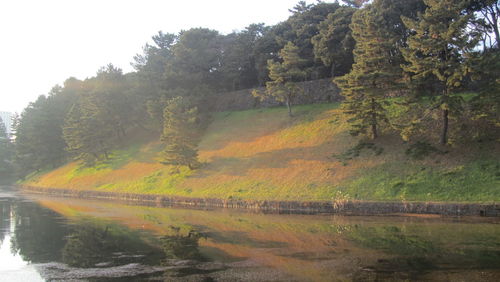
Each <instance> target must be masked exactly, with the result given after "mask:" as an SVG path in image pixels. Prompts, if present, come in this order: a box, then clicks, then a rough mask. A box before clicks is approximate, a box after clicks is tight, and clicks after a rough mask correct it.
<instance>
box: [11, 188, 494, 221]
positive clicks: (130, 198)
mask: <svg viewBox="0 0 500 282" xmlns="http://www.w3.org/2000/svg"><path fill="white" fill-rule="evenodd" d="M20 188H21V189H22V190H23V191H25V192H30V193H43V194H49V195H54V196H61V197H76V198H89V199H107V200H119V201H127V202H135V203H139V204H145V205H151V204H154V205H156V206H160V207H165V206H180V207H194V208H234V209H246V210H253V211H260V212H271V213H287V214H318V213H326V214H342V215H388V214H438V215H446V216H489V217H500V204H466V203H433V202H372V201H350V200H347V201H330V202H326V201H258V200H232V199H213V198H189V197H175V196H173V197H169V196H163V195H146V194H130V193H113V192H103V191H89V190H72V189H60V188H42V187H32V186H20Z"/></svg>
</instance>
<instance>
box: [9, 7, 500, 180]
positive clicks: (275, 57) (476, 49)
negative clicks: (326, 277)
mask: <svg viewBox="0 0 500 282" xmlns="http://www.w3.org/2000/svg"><path fill="white" fill-rule="evenodd" d="M344 2H345V3H347V4H346V5H341V4H339V3H337V2H335V3H324V2H318V3H316V4H312V5H307V4H306V3H305V2H299V3H298V4H297V5H296V6H295V7H294V8H293V9H292V10H290V12H291V16H290V17H289V18H288V19H287V20H286V21H283V22H281V23H279V24H277V25H275V26H265V25H263V24H252V25H250V26H248V27H247V28H245V29H244V30H242V31H239V32H233V33H231V34H227V35H222V34H220V33H219V32H217V31H215V30H210V29H205V28H194V29H189V30H185V31H181V32H179V33H178V34H170V33H162V32H159V33H158V34H157V35H155V36H153V38H152V39H153V43H152V44H147V45H146V46H145V47H144V51H143V53H142V54H138V55H136V56H135V57H134V60H133V63H132V65H133V67H134V68H135V70H136V71H135V72H132V73H127V74H123V72H122V71H121V70H120V69H118V68H116V67H114V66H113V65H108V66H107V67H104V68H102V69H100V70H99V71H98V72H97V75H96V76H95V77H91V78H88V79H85V80H78V79H75V78H70V79H68V80H66V82H65V83H64V85H63V86H56V87H54V88H53V89H52V90H51V92H50V93H49V95H47V96H40V97H39V98H38V100H36V101H35V102H33V103H31V104H30V105H29V106H28V107H27V108H26V109H25V110H24V112H23V113H22V114H21V116H20V117H19V118H18V119H17V120H16V122H15V131H16V138H15V144H16V146H15V157H14V159H15V164H16V165H17V167H18V170H19V171H21V172H22V174H26V173H28V172H30V171H34V170H40V169H43V168H45V167H47V166H56V165H59V164H61V163H63V162H64V161H66V160H67V159H68V158H69V157H73V158H76V159H79V160H82V161H84V162H85V163H87V164H92V163H95V162H96V161H99V160H103V159H104V160H105V159H107V158H109V157H110V155H109V152H110V150H111V149H112V148H115V147H116V146H119V145H120V144H122V143H123V142H124V141H126V140H127V139H128V137H129V136H131V135H132V134H138V133H137V132H141V133H140V134H143V133H144V132H154V133H155V134H156V135H157V136H158V137H161V140H163V141H164V142H165V152H164V159H163V162H164V163H168V164H175V165H186V166H189V167H191V168H195V167H197V166H198V165H199V164H198V161H197V160H196V158H197V152H196V145H197V140H198V138H199V133H200V132H201V131H202V129H203V127H204V125H206V124H207V119H208V118H207V117H208V116H209V113H210V112H211V111H212V110H213V108H214V106H215V103H217V101H219V100H218V99H217V95H218V94H217V93H222V92H227V91H231V90H237V89H243V88H252V87H255V86H264V85H265V86H266V91H265V92H262V93H258V92H255V93H254V95H256V96H273V97H274V98H276V99H277V100H280V101H282V102H284V103H285V104H286V105H287V106H288V109H289V114H290V115H292V104H293V99H294V97H295V96H297V95H300V94H301V93H302V92H301V89H300V88H299V87H298V86H297V85H298V84H297V83H298V82H301V81H305V80H311V79H319V78H327V77H331V78H333V79H334V81H335V83H337V84H338V85H339V86H340V87H341V89H342V94H343V95H344V97H345V101H344V109H345V112H346V114H348V115H349V116H350V120H349V122H350V123H351V125H352V127H351V128H352V133H353V134H360V133H367V134H369V135H371V137H372V138H376V137H377V136H378V135H379V134H380V130H381V129H384V130H385V128H391V129H397V130H398V131H399V132H400V133H401V135H402V136H404V137H405V138H407V139H408V138H411V137H412V136H415V135H417V134H420V135H421V136H424V137H425V136H427V135H428V134H430V133H429V131H426V130H425V127H426V125H427V123H426V122H431V123H432V121H433V120H434V118H435V117H434V115H435V112H436V111H438V110H440V111H441V120H442V133H441V142H442V143H443V144H444V143H447V142H448V135H449V133H448V127H449V125H448V120H449V119H450V118H455V117H457V116H459V114H463V113H464V111H465V108H464V107H466V108H467V110H468V111H470V112H471V113H474V114H473V115H469V116H467V115H462V116H467V118H468V119H469V120H473V119H474V120H476V121H478V120H479V121H481V122H483V123H482V124H492V123H495V122H497V123H498V116H497V113H498V95H497V94H495V93H498V80H497V78H498V77H499V76H498V70H499V69H500V68H499V67H498V62H499V61H500V60H498V56H499V55H498V54H499V52H498V42H499V34H498V14H499V4H498V1H492V0H469V1H465V0H464V1H451V0H443V1H437V0H374V1H373V2H372V3H370V4H367V3H364V2H366V1H344ZM464 90H474V91H475V92H477V93H479V94H478V95H474V98H473V99H472V100H473V101H469V103H464V100H463V99H462V98H463V96H460V95H456V94H455V93H457V92H458V91H464ZM479 90H480V91H479ZM495 91H497V92H495ZM394 107H399V108H403V109H404V110H397V111H395V112H397V113H398V114H397V115H395V114H393V112H394V110H391V109H392V108H394ZM426 134H427V135H426ZM429 136H430V135H429Z"/></svg>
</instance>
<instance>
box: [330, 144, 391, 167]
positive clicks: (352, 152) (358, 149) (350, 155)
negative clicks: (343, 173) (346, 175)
mask: <svg viewBox="0 0 500 282" xmlns="http://www.w3.org/2000/svg"><path fill="white" fill-rule="evenodd" d="M365 150H369V151H372V152H373V153H374V154H375V156H378V155H380V154H382V153H383V152H384V148H382V147H378V146H377V145H375V144H374V143H370V142H363V141H360V142H358V144H356V146H354V147H352V148H350V149H349V150H347V151H345V152H344V153H342V154H340V155H333V156H332V157H334V158H335V159H337V160H338V161H340V162H342V164H343V165H347V161H348V160H352V159H354V158H356V157H359V155H360V154H361V153H362V152H363V151H365Z"/></svg>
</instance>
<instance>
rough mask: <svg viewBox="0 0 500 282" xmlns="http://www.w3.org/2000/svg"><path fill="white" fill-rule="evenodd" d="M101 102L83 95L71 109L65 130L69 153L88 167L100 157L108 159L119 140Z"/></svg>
mask: <svg viewBox="0 0 500 282" xmlns="http://www.w3.org/2000/svg"><path fill="white" fill-rule="evenodd" d="M99 98H100V97H99V95H93V94H89V93H87V94H85V95H82V96H81V97H80V99H79V101H78V102H77V103H75V104H74V105H73V106H72V107H71V109H70V111H69V113H68V115H67V116H66V119H65V124H64V127H63V136H64V140H65V141H66V144H67V148H66V150H67V151H68V152H69V153H71V154H72V155H74V156H75V159H77V160H83V161H84V163H85V164H86V165H92V164H93V163H94V162H95V161H97V160H99V159H100V158H101V156H104V157H105V159H108V158H109V155H108V152H109V150H110V149H111V148H112V147H113V146H112V145H113V144H114V143H115V141H116V137H117V136H116V135H115V134H114V132H115V131H114V129H115V128H114V127H113V124H112V123H110V122H108V121H107V120H106V117H107V114H106V113H105V111H106V109H103V108H102V107H100V105H102V104H103V103H102V101H101V100H100V99H99Z"/></svg>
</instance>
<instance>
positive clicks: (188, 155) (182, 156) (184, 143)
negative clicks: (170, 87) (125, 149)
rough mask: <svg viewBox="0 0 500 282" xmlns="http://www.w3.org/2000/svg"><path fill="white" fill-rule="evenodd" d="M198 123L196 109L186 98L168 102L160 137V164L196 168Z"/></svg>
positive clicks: (197, 163)
mask: <svg viewBox="0 0 500 282" xmlns="http://www.w3.org/2000/svg"><path fill="white" fill-rule="evenodd" d="M199 123H200V121H199V118H198V109H197V108H196V107H193V106H191V105H190V103H189V101H188V100H187V98H185V97H182V96H178V97H175V98H173V99H171V100H170V101H168V103H167V106H166V107H165V111H164V125H163V134H162V136H161V140H162V141H163V142H164V143H165V149H164V151H163V158H162V163H164V164H171V165H179V166H187V167H189V169H195V168H196V167H198V165H199V162H198V150H197V149H196V147H197V146H198V140H199V127H200V126H199Z"/></svg>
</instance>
